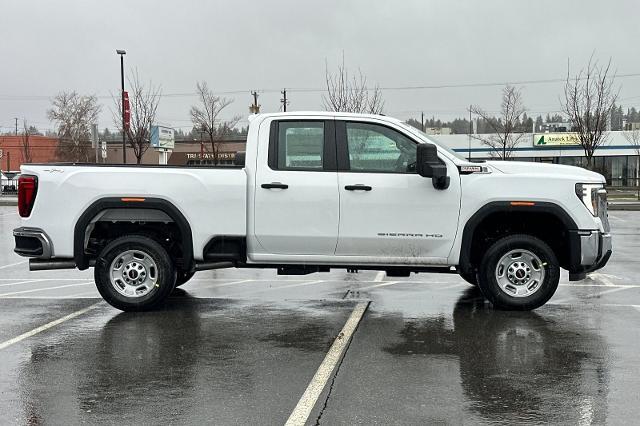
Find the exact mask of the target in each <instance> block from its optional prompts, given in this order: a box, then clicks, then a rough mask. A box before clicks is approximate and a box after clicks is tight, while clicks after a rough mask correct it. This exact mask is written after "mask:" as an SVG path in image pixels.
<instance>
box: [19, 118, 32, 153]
mask: <svg viewBox="0 0 640 426" xmlns="http://www.w3.org/2000/svg"><path fill="white" fill-rule="evenodd" d="M22 127H23V128H24V130H23V132H22V140H21V141H20V145H21V147H20V148H21V153H22V162H23V163H31V161H32V160H33V156H32V152H31V134H32V132H33V130H34V129H33V126H31V127H28V126H27V121H26V120H23V121H22Z"/></svg>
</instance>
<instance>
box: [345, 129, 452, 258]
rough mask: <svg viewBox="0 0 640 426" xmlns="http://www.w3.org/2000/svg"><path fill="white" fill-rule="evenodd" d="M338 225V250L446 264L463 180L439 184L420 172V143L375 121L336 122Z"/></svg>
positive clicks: (376, 256) (375, 256)
mask: <svg viewBox="0 0 640 426" xmlns="http://www.w3.org/2000/svg"><path fill="white" fill-rule="evenodd" d="M336 129H337V134H338V156H339V157H338V164H339V169H341V170H339V172H338V185H339V190H340V229H339V236H338V246H337V249H336V255H343V256H366V257H368V258H371V259H372V261H373V262H388V263H400V264H411V263H421V264H426V263H433V264H439V263H444V262H445V260H446V258H447V257H448V256H449V252H450V250H451V247H452V246H453V242H454V239H455V236H456V230H457V227H458V214H459V209H460V182H459V179H458V174H457V170H456V168H455V165H454V164H452V163H450V161H449V160H448V159H445V162H446V163H447V168H448V174H449V176H451V183H450V186H449V188H448V189H446V190H437V189H435V188H434V187H433V184H432V181H431V179H428V178H423V177H422V176H420V175H418V174H417V173H416V171H415V170H416V169H415V163H416V147H417V142H416V141H414V140H413V139H411V138H410V137H409V136H407V135H405V134H404V133H402V132H401V131H399V130H398V129H394V128H391V127H389V126H387V125H383V124H378V123H375V122H360V121H358V122H356V121H336Z"/></svg>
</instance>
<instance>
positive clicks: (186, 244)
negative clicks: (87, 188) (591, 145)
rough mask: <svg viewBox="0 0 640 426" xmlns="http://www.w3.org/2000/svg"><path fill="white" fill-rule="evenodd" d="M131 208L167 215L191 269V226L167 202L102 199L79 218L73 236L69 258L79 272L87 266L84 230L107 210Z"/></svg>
mask: <svg viewBox="0 0 640 426" xmlns="http://www.w3.org/2000/svg"><path fill="white" fill-rule="evenodd" d="M120 209H135V210H156V211H159V212H162V213H163V214H165V215H166V216H168V217H169V218H170V219H171V220H172V221H173V222H175V224H176V226H177V227H178V229H179V230H180V237H181V244H182V250H183V261H184V265H185V267H188V268H189V269H191V268H192V267H193V236H192V232H191V226H190V225H189V222H188V221H187V219H186V218H185V217H184V215H183V214H182V212H180V210H179V209H178V208H177V207H176V206H175V205H173V204H172V203H171V202H169V201H167V200H164V199H162V198H146V197H145V198H138V197H135V198H132V197H105V198H101V199H99V200H97V201H95V202H94V203H92V204H91V205H90V206H89V207H87V209H86V210H85V211H84V212H83V213H82V215H80V218H79V219H78V221H77V222H76V225H75V227H74V234H73V259H74V261H75V263H76V267H77V268H78V269H80V270H84V269H87V268H88V267H89V256H87V255H86V253H85V242H86V231H87V228H88V227H89V225H90V224H91V222H92V221H93V220H94V218H96V216H98V215H100V214H101V213H103V212H105V211H107V210H120Z"/></svg>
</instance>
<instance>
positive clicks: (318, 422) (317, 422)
mask: <svg viewBox="0 0 640 426" xmlns="http://www.w3.org/2000/svg"><path fill="white" fill-rule="evenodd" d="M369 305H371V301H368V302H367V307H366V308H365V310H364V314H363V315H362V319H361V320H360V322H358V325H357V327H356V328H355V330H354V331H353V334H352V335H351V339H350V340H349V343H347V346H346V347H345V350H344V353H343V354H342V358H340V362H339V363H338V365H337V366H336V368H335V371H334V372H333V377H332V378H331V384H330V385H329V390H328V391H327V396H326V397H325V399H324V402H323V404H322V408H321V409H320V412H319V413H318V417H317V418H316V422H315V426H320V420H321V419H322V415H323V414H324V412H325V410H326V409H327V407H328V405H329V399H331V394H332V393H333V387H334V385H335V383H336V378H337V377H338V374H340V369H341V368H342V363H343V362H344V360H345V358H346V357H347V354H348V353H349V349H350V348H351V343H353V339H355V337H356V333H357V332H358V329H359V328H360V324H362V321H363V320H364V317H365V315H366V314H367V311H368V310H369ZM337 338H338V339H339V338H340V336H338V337H337Z"/></svg>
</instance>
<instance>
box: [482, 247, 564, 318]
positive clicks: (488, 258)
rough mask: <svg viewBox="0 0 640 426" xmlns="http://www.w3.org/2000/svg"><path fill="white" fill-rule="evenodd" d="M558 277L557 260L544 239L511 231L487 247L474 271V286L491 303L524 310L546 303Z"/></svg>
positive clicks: (500, 306) (556, 286) (553, 291)
mask: <svg viewBox="0 0 640 426" xmlns="http://www.w3.org/2000/svg"><path fill="white" fill-rule="evenodd" d="M559 279H560V267H559V265H558V260H557V258H556V256H555V254H554V252H553V250H551V248H550V247H549V246H548V245H547V244H546V243H545V242H544V241H542V240H540V239H538V238H535V237H533V236H530V235H513V236H509V237H504V238H501V239H500V240H498V241H496V242H495V243H493V245H492V246H491V247H489V250H487V252H486V254H485V255H484V257H483V260H482V263H481V265H480V270H479V272H478V287H479V288H480V290H481V291H482V293H483V294H484V296H485V297H486V298H487V299H488V300H489V301H490V302H491V303H492V304H493V305H494V306H495V307H497V308H500V309H507V310H520V311H526V310H532V309H536V308H538V307H540V306H542V305H544V304H545V303H547V301H548V300H549V299H550V298H551V296H553V294H554V293H555V292H556V289H557V288H558V281H559Z"/></svg>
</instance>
